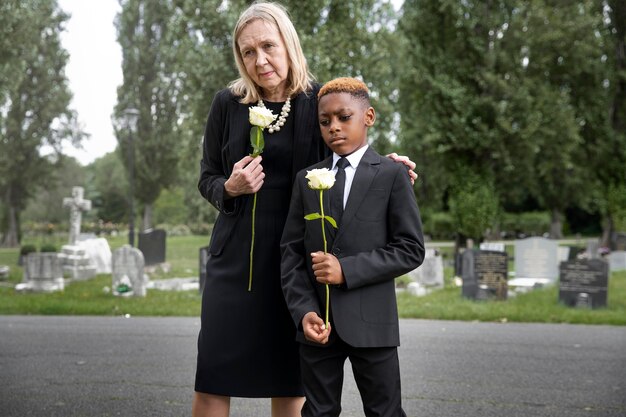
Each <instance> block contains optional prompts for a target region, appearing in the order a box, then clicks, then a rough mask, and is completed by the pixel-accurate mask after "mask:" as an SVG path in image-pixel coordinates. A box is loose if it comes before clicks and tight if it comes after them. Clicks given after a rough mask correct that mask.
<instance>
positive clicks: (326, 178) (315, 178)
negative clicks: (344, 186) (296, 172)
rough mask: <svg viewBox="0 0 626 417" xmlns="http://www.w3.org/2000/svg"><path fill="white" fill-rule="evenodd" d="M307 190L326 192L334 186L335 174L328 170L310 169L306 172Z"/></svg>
mask: <svg viewBox="0 0 626 417" xmlns="http://www.w3.org/2000/svg"><path fill="white" fill-rule="evenodd" d="M305 178H306V179H307V180H309V188H311V189H313V190H328V189H330V188H331V187H332V186H333V184H335V173H334V172H332V171H330V170H329V169H328V168H321V169H312V170H311V171H307V172H306V177H305Z"/></svg>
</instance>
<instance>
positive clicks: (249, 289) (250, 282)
mask: <svg viewBox="0 0 626 417" xmlns="http://www.w3.org/2000/svg"><path fill="white" fill-rule="evenodd" d="M255 221H256V193H254V199H253V202H252V242H251V243H250V276H249V278H248V291H252V260H253V257H254V225H255Z"/></svg>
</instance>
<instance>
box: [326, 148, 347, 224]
mask: <svg viewBox="0 0 626 417" xmlns="http://www.w3.org/2000/svg"><path fill="white" fill-rule="evenodd" d="M348 165H350V163H349V162H348V160H347V159H346V158H344V157H341V158H339V160H338V161H337V173H336V174H335V184H334V185H333V186H332V188H331V189H330V211H331V213H332V216H333V218H334V219H335V221H336V222H337V226H339V224H340V223H341V216H342V215H343V193H344V189H345V187H346V167H347V166H348Z"/></svg>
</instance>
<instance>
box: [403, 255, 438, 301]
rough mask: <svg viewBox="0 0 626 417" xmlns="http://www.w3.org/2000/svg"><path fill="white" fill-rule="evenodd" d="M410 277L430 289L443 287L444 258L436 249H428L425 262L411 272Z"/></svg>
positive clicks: (419, 284)
mask: <svg viewBox="0 0 626 417" xmlns="http://www.w3.org/2000/svg"><path fill="white" fill-rule="evenodd" d="M408 275H409V278H411V280H413V281H414V282H415V283H416V284H417V285H418V286H420V287H423V288H425V289H426V292H428V290H432V289H439V288H443V259H442V258H441V255H439V253H437V251H435V250H434V249H427V250H426V253H425V256H424V262H422V264H421V265H420V266H419V267H417V268H416V269H414V270H413V271H411V272H409V274H408Z"/></svg>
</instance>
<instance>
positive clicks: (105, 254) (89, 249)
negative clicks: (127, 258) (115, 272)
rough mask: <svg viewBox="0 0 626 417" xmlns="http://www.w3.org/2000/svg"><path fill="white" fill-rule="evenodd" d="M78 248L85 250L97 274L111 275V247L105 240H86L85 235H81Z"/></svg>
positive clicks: (94, 238) (91, 238) (93, 238)
mask: <svg viewBox="0 0 626 417" xmlns="http://www.w3.org/2000/svg"><path fill="white" fill-rule="evenodd" d="M77 246H80V247H81V248H82V249H84V250H85V254H86V255H87V257H89V259H90V260H91V263H92V264H93V265H94V266H95V268H96V273H97V274H110V273H111V256H112V254H111V247H110V246H109V242H108V241H107V240H106V239H105V238H102V237H100V238H98V237H89V238H86V239H85V238H84V235H82V234H81V237H80V240H79V241H78V242H77Z"/></svg>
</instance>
